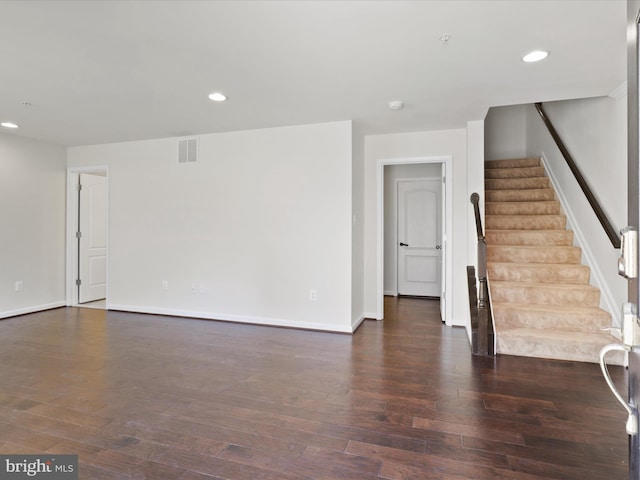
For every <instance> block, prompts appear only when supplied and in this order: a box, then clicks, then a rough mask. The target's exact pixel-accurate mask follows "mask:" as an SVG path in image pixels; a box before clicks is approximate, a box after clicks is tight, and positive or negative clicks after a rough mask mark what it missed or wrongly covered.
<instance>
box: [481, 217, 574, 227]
mask: <svg viewBox="0 0 640 480" xmlns="http://www.w3.org/2000/svg"><path fill="white" fill-rule="evenodd" d="M485 222H486V225H487V230H562V229H566V226H567V217H566V216H565V215H486V216H485Z"/></svg>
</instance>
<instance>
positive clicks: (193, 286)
mask: <svg viewBox="0 0 640 480" xmlns="http://www.w3.org/2000/svg"><path fill="white" fill-rule="evenodd" d="M191 293H198V284H197V283H192V284H191Z"/></svg>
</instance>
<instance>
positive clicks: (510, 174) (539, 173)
mask: <svg viewBox="0 0 640 480" xmlns="http://www.w3.org/2000/svg"><path fill="white" fill-rule="evenodd" d="M530 177H544V167H525V168H489V169H487V170H486V171H485V173H484V178H530Z"/></svg>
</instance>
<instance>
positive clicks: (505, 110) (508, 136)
mask: <svg viewBox="0 0 640 480" xmlns="http://www.w3.org/2000/svg"><path fill="white" fill-rule="evenodd" d="M526 109H527V105H511V106H507V107H493V108H490V109H489V112H488V114H487V116H486V117H485V122H484V126H485V150H484V154H485V158H486V159H487V160H501V159H505V158H523V157H525V156H526V149H527V138H526V133H527V132H526V129H527V127H526Z"/></svg>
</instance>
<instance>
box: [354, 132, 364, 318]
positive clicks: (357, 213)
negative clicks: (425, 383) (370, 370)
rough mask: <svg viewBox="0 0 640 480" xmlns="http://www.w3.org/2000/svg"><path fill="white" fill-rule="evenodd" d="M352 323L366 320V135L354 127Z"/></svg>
mask: <svg viewBox="0 0 640 480" xmlns="http://www.w3.org/2000/svg"><path fill="white" fill-rule="evenodd" d="M352 146H353V159H352V177H351V178H352V189H353V191H352V195H353V200H352V219H351V222H352V235H353V237H352V238H353V241H352V245H351V324H352V328H353V329H355V328H357V326H358V325H359V324H360V323H361V322H362V320H364V318H365V314H364V250H363V248H362V245H363V243H364V135H363V134H362V133H360V132H359V131H358V128H357V127H356V126H355V125H354V128H353V142H352Z"/></svg>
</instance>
